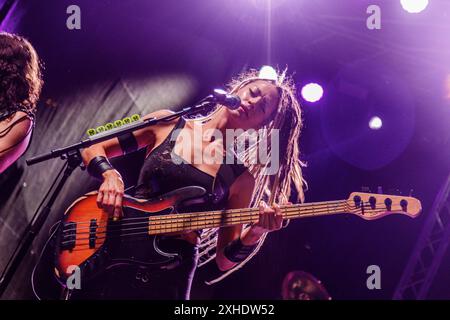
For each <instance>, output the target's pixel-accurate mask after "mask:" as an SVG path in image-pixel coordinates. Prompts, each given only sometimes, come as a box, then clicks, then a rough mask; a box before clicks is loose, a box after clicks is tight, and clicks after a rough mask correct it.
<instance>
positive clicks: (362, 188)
mask: <svg viewBox="0 0 450 320" xmlns="http://www.w3.org/2000/svg"><path fill="white" fill-rule="evenodd" d="M361 192H369V193H370V192H371V191H370V188H369V187H366V186H361Z"/></svg>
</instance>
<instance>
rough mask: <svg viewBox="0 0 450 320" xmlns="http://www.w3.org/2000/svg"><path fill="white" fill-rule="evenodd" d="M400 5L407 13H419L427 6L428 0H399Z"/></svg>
mask: <svg viewBox="0 0 450 320" xmlns="http://www.w3.org/2000/svg"><path fill="white" fill-rule="evenodd" d="M400 3H401V5H402V7H403V9H405V10H406V11H407V12H409V13H419V12H421V11H423V10H425V8H426V7H427V6H428V0H400Z"/></svg>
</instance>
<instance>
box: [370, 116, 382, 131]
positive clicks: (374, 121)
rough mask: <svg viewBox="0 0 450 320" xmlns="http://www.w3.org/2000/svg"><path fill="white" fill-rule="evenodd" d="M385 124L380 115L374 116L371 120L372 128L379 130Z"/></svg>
mask: <svg viewBox="0 0 450 320" xmlns="http://www.w3.org/2000/svg"><path fill="white" fill-rule="evenodd" d="M382 126H383V121H381V119H380V118H379V117H372V119H370V121H369V128H370V129H372V130H378V129H380V128H381V127H382Z"/></svg>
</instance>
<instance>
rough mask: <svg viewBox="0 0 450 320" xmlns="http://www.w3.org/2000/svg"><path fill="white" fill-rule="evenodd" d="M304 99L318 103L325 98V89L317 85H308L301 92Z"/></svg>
mask: <svg viewBox="0 0 450 320" xmlns="http://www.w3.org/2000/svg"><path fill="white" fill-rule="evenodd" d="M301 94H302V97H303V99H305V100H306V101H308V102H317V101H319V100H320V99H321V98H322V96H323V89H322V87H321V86H320V85H319V84H317V83H308V84H307V85H305V86H304V87H303V88H302V91H301Z"/></svg>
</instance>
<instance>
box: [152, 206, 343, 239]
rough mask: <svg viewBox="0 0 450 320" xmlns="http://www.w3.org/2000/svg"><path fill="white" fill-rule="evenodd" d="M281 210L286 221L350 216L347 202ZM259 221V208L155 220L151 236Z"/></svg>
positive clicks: (195, 213)
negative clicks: (337, 215) (315, 217)
mask: <svg viewBox="0 0 450 320" xmlns="http://www.w3.org/2000/svg"><path fill="white" fill-rule="evenodd" d="M280 209H281V212H282V215H283V218H284V219H296V218H306V217H314V216H325V215H332V214H340V213H346V212H348V208H347V201H346V200H337V201H324V202H315V203H302V204H295V205H284V206H280ZM258 217H259V210H258V208H247V209H230V210H220V211H208V212H194V213H182V214H172V215H160V216H151V217H150V218H149V234H162V233H170V232H187V231H193V230H200V229H206V228H218V227H226V226H233V225H240V224H250V223H253V222H256V221H258Z"/></svg>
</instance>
